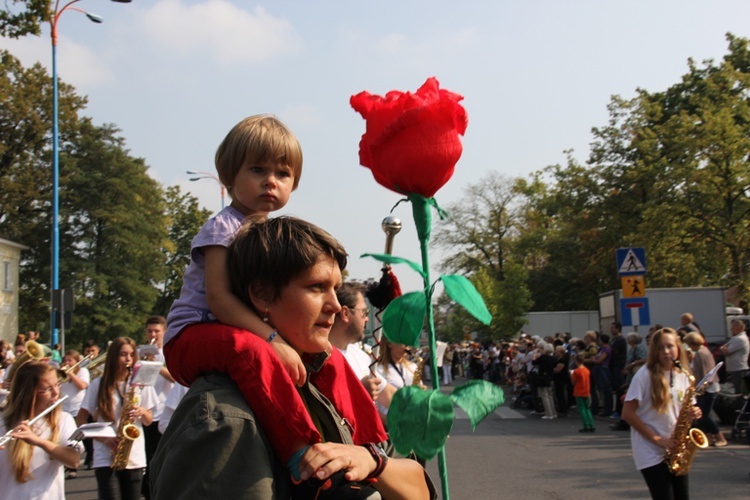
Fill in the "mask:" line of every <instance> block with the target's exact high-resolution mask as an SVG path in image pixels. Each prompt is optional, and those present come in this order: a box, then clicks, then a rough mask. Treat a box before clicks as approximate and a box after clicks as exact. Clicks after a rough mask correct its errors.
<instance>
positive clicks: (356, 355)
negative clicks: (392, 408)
mask: <svg viewBox="0 0 750 500" xmlns="http://www.w3.org/2000/svg"><path fill="white" fill-rule="evenodd" d="M365 291H366V288H365V285H363V284H361V283H353V282H347V283H344V284H343V285H342V286H341V288H339V289H338V291H337V292H336V297H337V298H338V300H339V304H341V311H339V313H338V314H336V320H335V321H334V322H333V327H332V328H331V333H330V335H329V336H328V340H329V341H330V342H331V344H332V345H333V346H334V347H335V348H337V349H338V350H339V351H341V354H343V355H344V357H345V358H346V360H347V361H348V362H349V366H351V367H352V370H354V373H355V374H356V375H357V377H358V378H359V379H360V380H361V381H362V384H363V385H364V386H365V389H367V392H369V393H370V394H371V395H372V399H373V400H375V401H377V402H378V403H380V404H381V405H383V406H384V407H386V408H387V407H388V406H389V405H390V400H391V398H392V397H393V393H394V392H396V389H395V387H393V386H392V385H391V384H389V383H388V382H386V381H385V379H383V377H381V376H380V375H379V374H378V373H377V371H375V369H374V368H373V369H372V370H371V369H370V365H373V363H374V362H375V360H374V359H373V358H371V357H370V355H369V354H367V353H366V352H365V351H364V350H363V349H362V348H361V347H359V345H357V344H358V343H359V342H361V341H362V340H363V339H364V338H365V326H367V322H368V321H369V320H370V317H369V313H370V311H369V309H368V308H367V304H366V303H365Z"/></svg>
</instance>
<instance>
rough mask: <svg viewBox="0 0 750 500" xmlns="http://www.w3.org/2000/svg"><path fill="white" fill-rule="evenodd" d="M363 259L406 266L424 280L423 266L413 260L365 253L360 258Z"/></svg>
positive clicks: (383, 254) (385, 254) (384, 254)
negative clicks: (369, 258)
mask: <svg viewBox="0 0 750 500" xmlns="http://www.w3.org/2000/svg"><path fill="white" fill-rule="evenodd" d="M362 257H372V258H373V259H375V260H379V261H380V262H385V263H386V264H406V265H408V266H409V267H411V268H412V269H414V270H415V271H416V272H418V273H419V275H420V276H422V278H424V271H422V266H420V265H419V264H417V263H416V262H414V261H412V260H409V259H404V258H403V257H395V256H393V255H389V254H387V253H363V254H362V255H360V256H359V258H360V259H361V258H362Z"/></svg>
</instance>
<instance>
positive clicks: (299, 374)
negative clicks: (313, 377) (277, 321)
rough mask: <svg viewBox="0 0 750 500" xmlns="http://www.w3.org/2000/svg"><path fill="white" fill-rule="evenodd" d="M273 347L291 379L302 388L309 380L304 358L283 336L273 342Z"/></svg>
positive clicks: (277, 337)
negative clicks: (303, 361)
mask: <svg viewBox="0 0 750 500" xmlns="http://www.w3.org/2000/svg"><path fill="white" fill-rule="evenodd" d="M271 347H273V350H274V351H275V352H276V355H277V356H278V357H279V361H281V364H282V365H284V368H286V371H287V373H288V374H289V377H290V378H291V379H292V382H294V384H295V385H297V386H299V387H302V385H304V383H305V380H306V379H307V370H306V369H305V365H304V364H303V363H302V358H300V357H299V354H297V351H295V350H294V349H292V347H291V346H290V345H289V344H287V343H286V341H285V340H284V339H283V338H282V337H281V335H276V337H274V339H273V340H272V341H271Z"/></svg>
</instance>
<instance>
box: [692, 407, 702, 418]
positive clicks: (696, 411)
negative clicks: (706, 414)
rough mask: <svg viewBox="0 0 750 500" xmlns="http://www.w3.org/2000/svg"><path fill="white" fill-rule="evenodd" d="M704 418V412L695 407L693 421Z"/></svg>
mask: <svg viewBox="0 0 750 500" xmlns="http://www.w3.org/2000/svg"><path fill="white" fill-rule="evenodd" d="M702 416H703V410H701V409H700V407H698V406H693V420H699V419H700V418H701V417H702Z"/></svg>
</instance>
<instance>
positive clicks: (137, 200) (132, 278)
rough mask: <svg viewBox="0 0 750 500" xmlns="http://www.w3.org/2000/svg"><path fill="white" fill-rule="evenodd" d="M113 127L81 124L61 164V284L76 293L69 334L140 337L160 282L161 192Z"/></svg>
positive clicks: (162, 262) (162, 263)
mask: <svg viewBox="0 0 750 500" xmlns="http://www.w3.org/2000/svg"><path fill="white" fill-rule="evenodd" d="M117 132H118V131H117V130H116V129H115V128H114V127H111V126H103V127H93V126H85V127H84V130H83V133H82V135H81V137H80V139H79V141H78V143H77V144H75V145H73V144H70V145H67V147H66V150H67V153H68V154H67V155H66V157H65V162H64V163H63V162H61V170H63V169H64V170H65V171H67V172H68V174H67V175H66V177H65V182H64V184H62V182H61V185H62V189H61V213H62V222H61V249H62V250H61V259H60V260H61V266H60V267H61V273H60V285H61V286H62V287H64V288H73V290H74V291H75V295H76V297H77V304H76V317H77V320H76V324H75V328H74V334H79V333H80V334H83V335H86V338H93V339H95V340H97V341H98V342H100V343H103V342H104V341H105V340H107V339H111V338H113V337H116V336H120V335H129V336H138V335H140V334H141V333H142V322H143V320H144V318H145V317H146V316H148V315H150V314H151V313H152V311H153V307H154V304H155V301H156V298H157V294H158V290H157V289H156V286H155V285H156V284H157V283H161V282H163V281H164V278H165V272H166V269H165V259H164V255H163V254H162V251H161V249H162V247H163V244H164V241H165V240H166V239H167V236H168V235H167V228H166V224H165V218H164V216H163V214H164V211H165V210H164V202H163V192H162V189H161V186H160V185H159V184H158V183H157V182H156V181H155V180H153V179H152V178H151V177H150V176H149V175H148V174H147V172H146V171H147V169H148V167H147V166H146V165H145V163H144V162H143V160H141V159H139V158H133V157H131V156H130V155H128V154H127V151H126V150H125V149H124V143H123V142H124V141H123V139H122V138H120V137H117V136H116V133H117Z"/></svg>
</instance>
